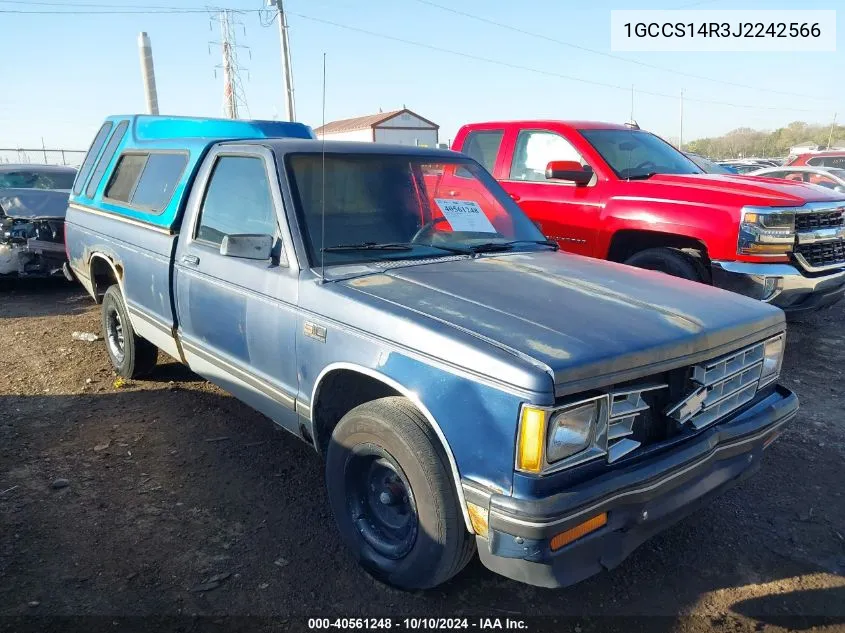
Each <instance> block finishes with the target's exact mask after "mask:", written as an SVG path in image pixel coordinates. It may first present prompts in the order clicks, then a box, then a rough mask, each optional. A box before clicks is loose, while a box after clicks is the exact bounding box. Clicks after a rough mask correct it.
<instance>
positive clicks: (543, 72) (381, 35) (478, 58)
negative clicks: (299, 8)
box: [287, 11, 826, 113]
mask: <svg viewBox="0 0 845 633" xmlns="http://www.w3.org/2000/svg"><path fill="white" fill-rule="evenodd" d="M287 13H288V15H294V16H296V17H298V18H302V19H303V20H309V21H312V22H319V23H321V24H328V25H330V26H334V27H337V28H341V29H346V30H348V31H354V32H357V33H363V34H365V35H370V36H372V37H378V38H382V39H386V40H392V41H394V42H402V43H403V44H409V45H411V46H417V47H420V48H425V49H428V50H432V51H437V52H440V53H448V54H450V55H455V56H458V57H465V58H467V59H473V60H475V61H480V62H485V63H487V64H495V65H497V66H502V67H505V68H511V69H514V70H524V71H527V72H531V73H535V74H538V75H545V76H547V77H556V78H558V79H568V80H569V81H576V82H579V83H585V84H590V85H593V86H601V87H603V88H614V89H616V90H624V91H625V92H628V91H630V89H631V87H630V86H620V85H617V84H610V83H606V82H603V81H596V80H594V79H585V78H583V77H574V76H572V75H564V74H562V73H556V72H553V71H550V70H542V69H540V68H532V67H531V66H523V65H521V64H514V63H511V62H505V61H500V60H497V59H490V58H489V57H482V56H480V55H475V54H472V53H463V52H461V51H455V50H452V49H449V48H442V47H440V46H434V45H432V44H426V43H424V42H416V41H414V40H406V39H404V38H401V37H396V36H395V35H387V34H386V33H377V32H375V31H370V30H367V29H362V28H359V27H357V26H349V25H348V24H341V23H339V22H333V21H331V20H325V19H323V18H315V17H312V16H310V15H304V14H302V13H294V12H292V11H287ZM637 92H638V93H639V94H646V95H650V96H653V97H663V98H667V99H673V100H675V101H677V100H678V96H677V95H672V94H666V93H662V92H653V91H648V90H638V91H637ZM684 99H685V100H686V101H692V102H696V103H703V104H708V105H719V106H727V107H731V108H747V109H750V110H775V111H786V112H810V113H818V112H825V113H826V111H825V110H807V109H800V108H780V107H774V106H761V105H758V104H753V105H752V104H742V103H729V102H727V101H712V100H709V99H698V98H694V97H688V96H684Z"/></svg>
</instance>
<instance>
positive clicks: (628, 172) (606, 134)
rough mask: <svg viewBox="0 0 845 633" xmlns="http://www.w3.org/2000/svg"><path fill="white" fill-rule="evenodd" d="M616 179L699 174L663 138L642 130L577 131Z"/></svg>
mask: <svg viewBox="0 0 845 633" xmlns="http://www.w3.org/2000/svg"><path fill="white" fill-rule="evenodd" d="M579 132H580V133H581V135H582V136H583V137H584V138H585V139H587V142H589V143H590V145H592V146H593V147H594V148H595V149H596V151H597V152H598V153H599V154H601V157H602V158H603V159H604V160H605V162H606V163H607V164H608V165H610V168H611V169H612V170H613V171H614V172H615V173H616V175H617V176H619V178H623V179H625V180H628V179H630V180H634V179H643V178H650V177H651V176H654V175H655V174H701V173H704V172H703V170H702V169H700V168H699V167H698V166H697V165H696V164H695V163H693V162H692V161H691V160H690V159H689V158H687V157H686V156H684V155H683V154H682V153H681V152H679V151H678V150H676V149H675V148H674V147H672V146H671V145H669V143H667V142H666V141H664V140H662V139H661V138H659V137H657V136H655V135H654V134H650V133H648V132H643V131H642V130H615V129H598V130H579Z"/></svg>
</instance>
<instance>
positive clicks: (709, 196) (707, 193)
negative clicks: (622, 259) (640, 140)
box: [626, 174, 845, 207]
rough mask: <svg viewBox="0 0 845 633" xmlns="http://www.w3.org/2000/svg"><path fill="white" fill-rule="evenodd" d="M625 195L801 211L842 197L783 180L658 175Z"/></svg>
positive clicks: (844, 196) (843, 196) (635, 184)
mask: <svg viewBox="0 0 845 633" xmlns="http://www.w3.org/2000/svg"><path fill="white" fill-rule="evenodd" d="M629 185H630V190H629V191H626V195H631V194H633V195H636V196H642V197H648V198H657V199H668V200H681V201H690V202H706V203H709V204H724V205H734V204H736V205H738V206H740V207H742V206H746V205H751V206H761V207H800V206H802V205H804V204H806V203H808V202H842V201H845V194H842V193H839V192H837V191H832V190H828V189H825V188H824V187H819V186H817V185H810V184H806V183H803V182H794V181H791V180H784V179H782V178H765V177H762V176H739V175H736V176H734V175H722V174H696V175H682V174H657V175H655V176H652V177H651V178H649V179H648V180H632V181H631V182H630V183H629Z"/></svg>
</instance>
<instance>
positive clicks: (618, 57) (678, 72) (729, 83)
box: [414, 0, 831, 101]
mask: <svg viewBox="0 0 845 633" xmlns="http://www.w3.org/2000/svg"><path fill="white" fill-rule="evenodd" d="M708 1H710V0H703V1H702V2H698V3H696V4H703V2H708ZM414 2H418V3H420V4H425V5H428V6H430V7H435V8H437V9H440V10H442V11H448V12H449V13H454V14H455V15H460V16H463V17H465V18H470V19H471V20H476V21H478V22H484V23H485V24H491V25H493V26H498V27H499V28H503V29H507V30H509V31H513V32H515V33H521V34H522V35H528V36H530V37H536V38H539V39H542V40H546V41H547V42H553V43H555V44H560V45H561V46H567V47H569V48H574V49H576V50H579V51H583V52H585V53H591V54H593V55H601V56H602V57H607V58H609V59H615V60H617V61H622V62H626V63H628V64H636V65H637V66H642V67H644V68H650V69H652V70H659V71H662V72H667V73H674V74H676V75H681V76H683V77H690V78H693V79H701V80H704V81H712V82H713V83H718V84H723V85H725V86H732V87H734V88H748V89H751V90H760V91H762V92H771V93H773V94H780V95H786V96H790V97H801V98H802V99H807V98H808V97H809V98H811V99H816V100H821V101H831V99H830V98H828V97H812V96H810V95H807V94H798V93H795V92H787V91H784V90H775V89H772V88H762V87H758V86H749V85H746V84H741V83H736V82H732V81H726V80H724V79H716V78H714V77H707V76H704V75H696V74H694V73H688V72H685V71H682V70H675V69H674V68H667V67H665V66H658V65H656V64H649V63H647V62H641V61H638V60H636V59H628V58H627V57H623V56H621V55H614V54H613V53H606V52H604V51H599V50H596V49H593V48H588V47H587V46H581V45H580V44H573V43H572V42H567V41H564V40H559V39H557V38H554V37H550V36H548V35H543V34H541V33H535V32H533V31H526V30H525V29H521V28H519V27H516V26H511V25H510V24H503V23H502V22H497V21H495V20H491V19H489V18H485V17H482V16H480V15H474V14H472V13H467V12H466V11H460V10H458V9H452V8H451V7H444V6H443V5H441V4H437V3H436V2H432V1H431V0H414Z"/></svg>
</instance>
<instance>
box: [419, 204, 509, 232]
mask: <svg viewBox="0 0 845 633" xmlns="http://www.w3.org/2000/svg"><path fill="white" fill-rule="evenodd" d="M434 201H435V202H436V203H437V206H438V207H440V211H441V212H442V213H443V215H444V217H445V218H446V220H447V221H448V222H449V225H450V226H451V227H452V230H453V231H461V232H467V233H496V228H495V227H494V226H493V225H492V224H491V223H490V220H488V219H487V216H486V215H484V211H482V210H481V207H479V206H478V203H477V202H475V201H474V200H448V199H444V198H435V199H434Z"/></svg>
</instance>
